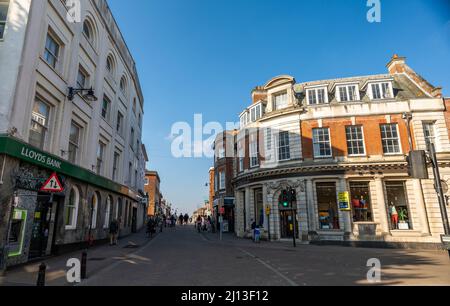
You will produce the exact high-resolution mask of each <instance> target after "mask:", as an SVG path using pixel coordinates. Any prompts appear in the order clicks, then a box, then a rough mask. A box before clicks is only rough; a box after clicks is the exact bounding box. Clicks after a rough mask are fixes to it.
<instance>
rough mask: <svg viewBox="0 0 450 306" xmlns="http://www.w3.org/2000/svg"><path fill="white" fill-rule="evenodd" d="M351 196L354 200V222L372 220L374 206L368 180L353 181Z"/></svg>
mask: <svg viewBox="0 0 450 306" xmlns="http://www.w3.org/2000/svg"><path fill="white" fill-rule="evenodd" d="M350 196H351V202H352V211H353V222H372V221H373V216H372V207H371V203H370V189H369V183H368V182H351V183H350Z"/></svg>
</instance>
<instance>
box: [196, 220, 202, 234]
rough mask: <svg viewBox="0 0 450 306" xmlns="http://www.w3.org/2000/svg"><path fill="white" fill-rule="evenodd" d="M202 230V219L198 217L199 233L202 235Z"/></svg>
mask: <svg viewBox="0 0 450 306" xmlns="http://www.w3.org/2000/svg"><path fill="white" fill-rule="evenodd" d="M201 228H202V217H201V216H198V217H197V231H198V232H199V233H200V230H201Z"/></svg>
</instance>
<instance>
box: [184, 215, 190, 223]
mask: <svg viewBox="0 0 450 306" xmlns="http://www.w3.org/2000/svg"><path fill="white" fill-rule="evenodd" d="M188 222H189V215H188V214H185V215H184V224H186V225H187V224H188Z"/></svg>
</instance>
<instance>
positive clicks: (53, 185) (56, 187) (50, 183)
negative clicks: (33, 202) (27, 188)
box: [40, 172, 64, 192]
mask: <svg viewBox="0 0 450 306" xmlns="http://www.w3.org/2000/svg"><path fill="white" fill-rule="evenodd" d="M40 191H42V192H63V191H64V187H63V186H62V184H61V182H60V181H59V178H58V175H57V174H56V172H55V173H53V174H52V175H51V176H50V177H49V179H48V180H47V181H46V182H45V183H44V185H43V186H42V188H41V190H40Z"/></svg>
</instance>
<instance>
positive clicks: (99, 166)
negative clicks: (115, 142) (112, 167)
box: [96, 141, 106, 174]
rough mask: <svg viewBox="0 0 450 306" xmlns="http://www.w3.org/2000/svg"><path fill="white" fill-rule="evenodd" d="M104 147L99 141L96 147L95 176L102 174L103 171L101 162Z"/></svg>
mask: <svg viewBox="0 0 450 306" xmlns="http://www.w3.org/2000/svg"><path fill="white" fill-rule="evenodd" d="M105 147H106V145H105V144H104V143H103V142H101V141H99V143H98V147H97V167H96V168H97V174H102V171H103V160H104V155H105Z"/></svg>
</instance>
